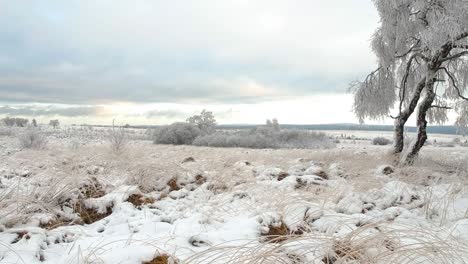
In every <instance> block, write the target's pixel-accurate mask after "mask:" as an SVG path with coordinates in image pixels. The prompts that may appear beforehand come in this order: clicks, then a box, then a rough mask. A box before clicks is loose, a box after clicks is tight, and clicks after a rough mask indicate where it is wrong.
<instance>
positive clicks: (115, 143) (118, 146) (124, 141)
mask: <svg viewBox="0 0 468 264" xmlns="http://www.w3.org/2000/svg"><path fill="white" fill-rule="evenodd" d="M108 139H109V142H110V145H111V148H112V151H113V152H114V153H116V154H121V153H122V152H123V151H124V150H125V148H126V147H127V145H128V142H129V138H128V135H127V133H126V132H125V127H123V126H116V125H115V120H112V129H111V130H109V134H108Z"/></svg>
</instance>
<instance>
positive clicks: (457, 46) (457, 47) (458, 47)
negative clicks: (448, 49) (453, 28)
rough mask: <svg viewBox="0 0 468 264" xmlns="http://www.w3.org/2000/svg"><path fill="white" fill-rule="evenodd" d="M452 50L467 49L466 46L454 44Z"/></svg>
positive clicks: (467, 46)
mask: <svg viewBox="0 0 468 264" xmlns="http://www.w3.org/2000/svg"><path fill="white" fill-rule="evenodd" d="M453 48H454V49H468V45H464V44H456V45H453Z"/></svg>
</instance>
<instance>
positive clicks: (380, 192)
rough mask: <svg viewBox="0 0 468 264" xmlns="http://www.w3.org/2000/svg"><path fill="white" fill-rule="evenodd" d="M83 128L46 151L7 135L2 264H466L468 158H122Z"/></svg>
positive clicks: (374, 153)
mask: <svg viewBox="0 0 468 264" xmlns="http://www.w3.org/2000/svg"><path fill="white" fill-rule="evenodd" d="M62 131H66V130H62ZM105 131H106V130H102V131H100V132H96V133H101V134H104V135H105ZM45 132H47V131H45ZM81 132H83V133H81V134H79V136H76V135H72V134H70V136H62V135H61V134H60V133H66V132H57V131H52V132H50V133H49V134H48V140H49V144H48V147H47V148H46V149H41V150H31V149H22V148H21V147H20V146H19V142H18V141H17V140H16V138H14V137H8V136H2V137H0V230H1V231H2V232H1V233H0V263H135V264H136V263H138V264H140V263H144V262H145V261H150V260H152V259H154V258H155V257H156V256H158V255H165V256H170V257H171V258H174V259H176V260H177V261H178V262H179V263H465V262H468V250H467V246H466V245H467V240H468V215H467V210H468V189H467V188H466V186H467V181H466V179H468V167H467V166H468V165H467V162H466V160H467V159H468V151H467V148H463V147H454V148H438V147H434V146H427V147H425V148H424V149H423V152H422V153H421V157H420V159H419V160H418V161H417V162H416V163H415V165H414V166H412V167H393V166H392V161H393V157H392V156H390V155H388V154H387V152H388V150H389V149H390V146H387V147H385V146H373V145H371V143H370V142H369V141H368V142H367V144H364V143H362V144H351V143H344V144H343V143H340V144H338V145H337V147H336V148H333V149H312V150H310V149H309V150H301V149H294V150H293V149H279V150H273V149H243V148H210V147H194V146H171V145H153V144H152V142H150V141H139V140H138V141H135V140H133V141H131V142H129V145H128V147H127V148H125V150H124V151H123V152H122V153H120V154H119V155H116V154H115V153H114V152H112V151H111V149H110V146H109V144H108V143H107V142H106V138H105V137H102V138H101V139H98V137H94V136H93V133H94V132H93V133H90V135H91V136H90V138H91V139H90V140H88V141H84V142H85V144H83V142H82V143H80V144H72V142H73V141H76V140H78V142H80V141H79V139H80V137H84V135H85V134H84V133H88V132H89V131H81ZM135 133H139V132H135ZM101 134H99V135H101ZM66 135H67V134H66ZM71 146H73V147H71ZM87 223H88V224H87ZM276 235H281V237H276ZM275 241H276V242H275Z"/></svg>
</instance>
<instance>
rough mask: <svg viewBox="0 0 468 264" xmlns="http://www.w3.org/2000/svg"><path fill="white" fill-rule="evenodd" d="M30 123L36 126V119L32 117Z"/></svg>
mask: <svg viewBox="0 0 468 264" xmlns="http://www.w3.org/2000/svg"><path fill="white" fill-rule="evenodd" d="M31 124H32V126H33V127H37V121H36V119H33V120H32V121H31Z"/></svg>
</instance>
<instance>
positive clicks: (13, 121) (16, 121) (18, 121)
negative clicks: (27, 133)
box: [2, 117, 29, 127]
mask: <svg viewBox="0 0 468 264" xmlns="http://www.w3.org/2000/svg"><path fill="white" fill-rule="evenodd" d="M2 123H3V124H5V126H9V127H13V126H17V127H25V126H27V125H28V123H29V120H28V119H25V118H19V117H5V118H3V119H2Z"/></svg>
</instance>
